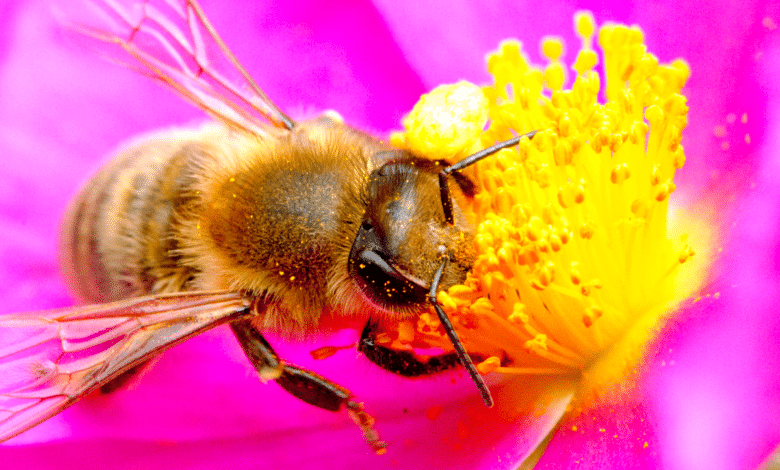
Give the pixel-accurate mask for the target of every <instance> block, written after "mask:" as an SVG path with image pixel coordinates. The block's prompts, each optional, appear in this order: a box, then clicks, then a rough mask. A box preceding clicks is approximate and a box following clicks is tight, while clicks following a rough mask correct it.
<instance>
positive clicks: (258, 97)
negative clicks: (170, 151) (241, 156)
mask: <svg viewBox="0 0 780 470" xmlns="http://www.w3.org/2000/svg"><path fill="white" fill-rule="evenodd" d="M77 4H79V5H80V6H81V8H80V9H79V10H78V11H73V10H69V11H66V12H64V14H63V11H62V10H60V11H58V13H59V14H60V15H61V16H62V17H63V18H62V19H63V21H64V22H65V23H66V24H67V25H68V26H69V27H71V28H72V29H74V30H76V31H77V32H79V33H82V34H84V35H86V36H88V37H92V38H95V39H98V40H100V41H103V42H104V43H105V44H106V45H107V46H108V50H107V51H106V53H107V54H108V55H109V57H112V58H114V59H115V60H119V61H120V62H122V64H123V65H125V66H127V67H129V68H132V69H135V70H137V71H139V72H141V73H143V74H145V75H148V76H150V77H151V78H153V79H155V80H159V81H161V82H163V83H164V84H166V85H168V86H170V87H171V88H173V89H174V90H175V91H176V92H177V93H178V94H180V95H181V96H183V97H184V98H186V99H187V100H189V101H191V102H192V103H194V104H195V105H197V106H198V107H199V108H201V109H202V110H204V111H205V112H206V113H208V114H210V115H211V116H212V117H214V118H216V119H218V120H221V121H223V122H225V123H226V124H228V125H230V126H232V127H236V128H239V129H242V130H245V131H250V132H254V133H257V134H261V135H262V134H264V131H263V129H264V128H265V127H266V126H267V124H268V123H270V124H272V125H273V126H275V127H279V128H286V129H291V128H292V126H293V121H292V120H291V119H290V118H289V117H287V115H285V114H284V113H283V112H282V111H281V110H280V109H279V108H278V107H277V106H276V105H275V104H274V103H273V102H272V101H271V100H270V98H268V96H266V94H265V93H264V92H263V91H262V90H261V89H260V87H259V86H257V84H256V83H255V82H254V81H253V80H252V78H251V77H250V76H249V74H248V73H247V71H246V69H244V67H243V66H242V65H241V64H240V63H239V62H238V60H237V59H236V57H235V56H234V55H233V53H232V52H230V50H229V49H228V47H227V46H226V45H225V43H224V42H223V41H222V39H221V38H220V37H219V35H218V34H217V31H216V30H215V29H214V27H213V26H212V25H211V23H210V22H209V20H208V18H206V16H205V14H204V13H203V10H202V9H201V7H200V5H198V2H197V1H195V0H143V1H138V0H135V1H133V0H94V1H89V0H84V2H77ZM85 7H86V8H85ZM69 8H71V9H72V8H73V7H72V6H70V7H69ZM73 18H78V19H73Z"/></svg>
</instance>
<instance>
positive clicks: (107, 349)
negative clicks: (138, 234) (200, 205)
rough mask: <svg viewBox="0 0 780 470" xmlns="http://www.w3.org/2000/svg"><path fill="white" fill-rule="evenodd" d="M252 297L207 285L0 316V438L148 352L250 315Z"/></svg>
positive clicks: (50, 413) (49, 414) (52, 411)
mask: <svg viewBox="0 0 780 470" xmlns="http://www.w3.org/2000/svg"><path fill="white" fill-rule="evenodd" d="M250 303H251V299H249V298H247V297H246V296H244V295H242V294H239V293H232V292H206V293H188V294H172V295H159V296H146V297H138V298H135V299H130V300H123V301H119V302H114V303H109V304H103V305H91V306H83V307H73V308H66V309H59V310H49V311H42V312H31V313H21V314H11V315H2V316H0V442H2V441H5V440H7V439H10V438H11V437H14V436H16V435H17V434H19V433H21V432H24V431H25V430H27V429H29V428H31V427H33V426H35V425H37V424H39V423H41V422H42V421H44V420H46V419H48V418H50V417H52V416H54V415H55V414H57V413H59V412H60V411H62V410H63V409H65V408H66V407H68V406H69V405H71V404H73V403H74V402H75V401H76V400H78V399H79V398H80V397H82V396H83V395H85V394H87V393H89V392H91V391H92V390H94V389H96V388H97V387H99V386H100V385H102V384H104V383H106V382H108V381H109V380H111V379H112V378H113V377H116V376H117V375H119V374H121V373H122V372H124V371H126V370H127V369H129V368H131V367H133V366H134V365H136V364H138V363H140V362H143V361H144V360H145V359H148V358H150V357H151V356H153V355H155V354H157V353H159V352H161V351H163V350H165V349H168V348H170V347H171V346H173V345H175V344H177V343H180V342H182V341H184V340H185V339H187V338H190V337H192V336H194V335H197V334H198V333H201V332H203V331H205V330H207V329H209V328H212V327H214V326H217V325H219V324H221V323H225V322H227V321H230V320H233V319H236V318H239V317H242V316H245V315H250V310H251V309H250Z"/></svg>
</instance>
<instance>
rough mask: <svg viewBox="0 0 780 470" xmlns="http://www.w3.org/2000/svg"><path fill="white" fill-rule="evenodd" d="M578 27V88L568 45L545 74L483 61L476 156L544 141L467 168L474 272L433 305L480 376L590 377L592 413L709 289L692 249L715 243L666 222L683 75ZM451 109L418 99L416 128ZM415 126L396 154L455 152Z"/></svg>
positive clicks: (436, 329) (433, 341) (430, 330)
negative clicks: (484, 113) (515, 140)
mask: <svg viewBox="0 0 780 470" xmlns="http://www.w3.org/2000/svg"><path fill="white" fill-rule="evenodd" d="M575 30H576V32H577V34H578V35H579V37H580V38H581V45H580V50H579V51H578V52H577V53H576V54H575V59H574V63H573V64H572V65H571V66H570V68H569V72H571V73H572V74H573V75H574V82H573V83H567V82H568V79H567V70H566V69H565V68H564V66H563V63H564V60H565V53H564V50H565V48H564V46H563V43H562V42H561V41H560V40H558V39H553V38H547V39H545V40H544V41H543V43H542V45H541V51H542V54H543V56H544V57H546V58H547V60H548V64H547V65H546V66H538V65H534V64H532V63H531V62H530V61H529V59H528V57H527V56H526V54H525V53H524V52H523V50H522V46H521V44H520V43H518V42H516V41H505V42H503V43H502V44H501V45H500V46H499V49H498V51H496V52H494V53H492V54H490V55H489V56H488V58H487V66H488V70H489V72H490V73H491V75H492V76H493V84H492V85H489V86H485V87H483V88H482V93H483V95H484V96H485V97H486V98H487V102H488V104H487V110H488V119H489V125H488V128H487V130H486V131H485V132H483V133H482V134H481V137H479V138H478V139H477V140H478V145H477V146H476V148H477V149H481V148H486V147H488V146H490V145H492V144H494V143H496V142H500V141H504V140H507V139H510V138H512V137H513V136H516V135H520V134H524V133H527V132H529V131H533V130H536V131H538V133H537V134H536V136H535V137H534V138H533V139H532V140H529V139H522V140H521V142H520V143H519V144H518V145H517V146H515V147H512V148H510V149H504V150H501V151H500V152H498V153H497V154H495V155H493V156H491V157H489V158H487V159H485V160H483V161H482V162H481V163H479V164H478V165H477V166H476V169H475V170H473V171H474V174H475V175H476V178H477V182H478V184H479V186H481V188H482V190H481V191H480V192H478V193H477V195H476V197H475V199H474V207H473V210H474V213H475V220H476V221H477V223H478V229H477V232H476V242H475V244H476V246H475V249H476V254H477V258H476V262H475V263H474V267H473V270H472V272H471V273H470V274H469V277H468V278H467V280H466V281H465V282H464V284H463V285H458V286H454V287H452V288H450V289H449V290H448V292H442V293H441V294H440V296H439V298H440V301H441V304H442V307H443V309H444V310H445V312H446V313H447V314H448V315H449V316H450V319H451V320H452V322H453V324H454V325H455V329H456V330H457V331H458V334H459V335H460V337H461V339H462V340H463V342H464V345H465V346H466V349H467V350H468V351H469V353H470V354H471V355H472V356H473V357H478V358H480V360H481V361H482V362H481V363H480V364H479V365H478V367H479V370H480V371H481V372H482V373H490V372H493V373H498V374H522V375H527V376H529V377H532V376H534V375H540V374H543V375H560V376H566V377H568V378H571V377H580V378H581V379H582V380H581V383H582V390H581V391H580V398H581V399H584V400H585V401H588V400H590V399H592V398H596V397H598V396H600V395H601V394H602V391H603V390H605V389H610V388H615V387H614V386H615V385H617V384H618V383H621V382H623V381H624V379H625V378H627V377H629V376H631V375H632V374H633V373H634V371H635V368H636V365H637V363H638V361H639V360H640V359H641V356H642V353H643V351H644V345H645V344H647V342H648V341H650V340H651V339H652V338H653V336H654V334H655V333H656V332H657V331H658V328H659V326H660V321H661V320H662V319H664V318H665V316H667V315H668V314H669V313H670V312H673V311H674V310H675V308H676V307H677V306H678V305H679V304H680V302H682V301H683V300H685V299H687V298H689V297H690V296H692V295H693V293H694V292H695V291H696V290H697V289H699V288H700V287H701V284H702V282H703V275H702V273H703V272H706V269H702V265H703V264H705V265H706V263H707V259H708V258H707V257H706V256H697V255H696V252H699V253H702V252H704V253H706V252H708V251H709V247H707V246H696V247H694V246H692V245H693V243H694V240H696V241H697V242H698V243H700V244H705V245H706V243H707V242H706V241H704V240H707V239H708V237H707V236H704V235H701V236H699V235H700V234H697V236H691V237H687V236H682V237H681V236H679V235H677V234H676V232H678V231H679V227H677V226H676V225H678V223H677V221H674V222H673V223H672V224H670V219H669V199H670V197H672V196H673V194H674V192H675V189H676V186H675V183H674V176H675V172H676V171H677V170H678V169H679V168H681V167H682V166H683V164H684V163H685V153H684V149H683V145H682V144H681V139H682V131H683V129H685V127H686V125H687V115H688V107H687V104H686V98H685V97H684V96H683V95H682V94H681V89H682V87H683V86H684V85H685V83H686V81H687V79H688V77H689V75H690V71H689V69H688V66H687V65H686V63H685V62H684V61H682V60H676V61H673V62H672V63H670V64H660V63H659V61H658V59H657V58H656V57H655V56H654V55H652V54H650V53H649V52H647V48H646V46H645V44H644V38H643V34H642V32H641V30H639V29H638V28H636V27H626V26H623V25H614V24H608V25H604V26H602V27H600V28H597V27H596V25H595V22H594V20H593V17H592V16H591V15H590V14H588V13H579V14H577V15H576V16H575ZM594 36H595V37H596V38H597V43H598V46H597V47H596V48H594V44H593V42H594V39H595V38H594ZM599 63H603V70H604V71H605V72H604V75H603V76H602V75H600V74H599V73H598V72H596V71H595V70H594V68H595V67H596V66H597V65H598V64H599ZM458 86H462V84H459V85H458ZM436 93H437V91H436V90H434V92H432V93H431V95H434V94H436ZM446 94H447V92H443V95H446ZM443 106H457V103H455V102H449V101H447V99H446V98H444V99H442V100H439V101H437V104H436V107H437V109H429V108H428V107H427V106H426V105H425V103H423V102H422V101H421V102H420V103H419V104H418V107H416V108H415V111H414V112H413V115H415V116H418V115H426V114H427V115H428V116H430V115H434V114H445V115H450V116H454V115H455V114H453V113H450V112H449V111H443V110H442V109H443V108H442V107H443ZM418 108H420V109H418ZM470 112H471V114H472V115H479V113H478V112H476V111H474V110H472V111H470ZM473 121H474V120H473V119H470V120H469V123H472V124H468V123H467V124H465V126H466V127H468V126H471V127H472V128H473V127H476V126H474V125H473ZM405 123H406V126H407V131H406V133H405V134H400V135H396V136H394V138H393V139H394V142H395V143H396V144H401V145H402V146H405V147H407V148H410V147H414V145H412V144H410V142H412V141H413V140H423V141H425V142H427V144H426V145H434V144H435V145H437V146H438V147H439V148H444V149H448V150H447V152H449V151H450V150H449V149H450V147H448V142H446V141H440V140H439V139H445V140H446V138H448V137H447V132H441V131H437V133H436V134H435V135H432V134H431V133H429V131H428V128H426V127H425V126H424V125H423V124H422V122H421V121H420V120H419V119H418V118H413V117H409V118H408V119H407V121H406V122H405ZM458 125H459V124H458V123H454V124H453V129H457V128H458ZM459 145H461V147H462V148H469V146H467V145H463V144H459ZM444 153H446V152H444ZM433 158H436V157H433ZM702 225H703V224H699V227H701V226H702ZM416 326H417V328H416V331H415V337H414V339H413V340H412V339H410V338H409V332H408V330H407V331H405V332H404V336H405V342H406V343H412V342H417V344H426V345H429V346H434V347H440V348H442V349H445V350H451V349H452V348H451V346H450V345H449V344H448V340H447V338H446V336H445V335H444V334H443V331H442V330H441V328H440V325H439V324H438V322H434V323H433V324H432V322H431V316H430V315H429V314H424V315H422V316H420V318H419V320H418V321H417V325H416Z"/></svg>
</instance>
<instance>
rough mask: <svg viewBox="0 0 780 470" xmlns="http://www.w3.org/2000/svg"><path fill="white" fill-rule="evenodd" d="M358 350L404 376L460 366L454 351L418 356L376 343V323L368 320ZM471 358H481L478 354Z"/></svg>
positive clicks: (372, 360)
mask: <svg viewBox="0 0 780 470" xmlns="http://www.w3.org/2000/svg"><path fill="white" fill-rule="evenodd" d="M358 351H360V352H361V353H363V355H365V356H366V358H367V359H368V360H369V361H371V362H373V363H374V364H376V365H378V366H379V367H381V368H382V369H385V370H387V371H390V372H392V373H394V374H398V375H402V376H404V377H419V376H422V375H432V374H436V373H438V372H443V371H445V370H449V369H454V368H456V367H458V366H460V359H458V355H457V354H456V353H444V354H440V355H437V356H426V357H424V358H423V357H420V356H418V355H417V354H415V353H414V352H413V351H401V350H398V349H392V348H388V347H387V346H382V345H379V344H377V343H376V325H375V324H374V323H372V322H368V323H367V324H366V327H365V328H363V333H362V334H361V335H360V342H359V343H358ZM471 357H472V358H475V359H476V360H481V358H480V357H479V356H475V355H472V356H471Z"/></svg>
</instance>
